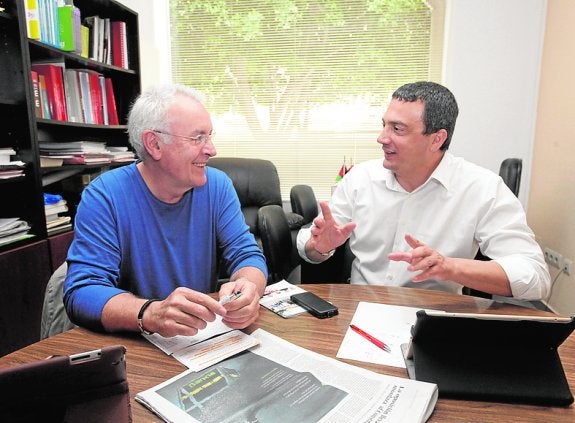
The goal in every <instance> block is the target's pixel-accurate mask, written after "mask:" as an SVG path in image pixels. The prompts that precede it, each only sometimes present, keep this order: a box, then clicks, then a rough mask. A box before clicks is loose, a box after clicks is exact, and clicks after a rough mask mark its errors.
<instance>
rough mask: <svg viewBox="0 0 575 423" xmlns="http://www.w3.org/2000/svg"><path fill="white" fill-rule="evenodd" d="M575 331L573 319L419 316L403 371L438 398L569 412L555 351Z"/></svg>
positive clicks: (424, 313)
mask: <svg viewBox="0 0 575 423" xmlns="http://www.w3.org/2000/svg"><path fill="white" fill-rule="evenodd" d="M574 328H575V321H574V319H573V318H572V317H571V318H562V317H534V316H506V315H489V314H465V313H445V312H433V311H425V310H420V311H418V312H417V319H416V322H415V325H414V326H413V327H412V339H411V342H410V344H409V346H406V347H404V355H405V361H406V367H407V369H408V372H409V374H410V377H411V378H412V379H416V380H420V381H425V382H431V383H435V384H437V386H438V390H439V396H440V397H443V398H459V399H467V400H477V401H494V402H508V403H526V404H536V405H554V406H568V405H570V404H571V403H573V395H572V394H571V391H570V390H569V384H568V382H567V379H566V378H565V373H564V371H563V366H562V364H561V359H560V357H559V353H558V351H557V348H558V347H559V346H560V345H561V344H562V343H563V341H564V340H565V339H567V337H568V336H569V335H570V334H571V333H572V332H573V330H574Z"/></svg>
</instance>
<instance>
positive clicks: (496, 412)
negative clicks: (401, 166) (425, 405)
mask: <svg viewBox="0 0 575 423" xmlns="http://www.w3.org/2000/svg"><path fill="white" fill-rule="evenodd" d="M303 288H305V289H306V290H308V291H311V292H315V293H316V294H318V295H320V296H321V297H323V298H326V299H328V300H329V301H331V302H333V303H334V304H335V305H337V306H338V307H339V310H340V314H339V315H338V316H336V317H332V318H330V319H324V320H319V319H316V318H314V317H312V316H311V315H307V314H305V315H300V316H297V317H294V318H292V319H282V318H281V317H279V316H277V315H275V314H273V313H272V312H270V311H267V310H265V309H263V308H262V312H261V314H260V317H259V319H258V321H257V322H256V323H255V324H254V325H252V326H251V327H249V328H248V329H247V332H251V331H253V330H255V329H257V328H262V329H265V330H267V331H268V332H271V333H273V334H275V335H278V336H280V337H282V338H284V339H286V340H288V341H290V342H292V343H294V344H297V345H300V346H302V347H305V348H308V349H310V350H313V351H316V352H319V353H321V354H324V355H326V356H330V357H334V358H335V355H336V354H337V351H338V349H339V345H340V343H341V341H342V339H343V336H344V334H345V332H346V330H347V327H348V325H349V323H350V321H351V319H352V317H353V314H354V312H355V309H356V307H357V304H358V302H359V301H367V302H379V303H385V304H395V305H403V306H410V307H422V308H424V307H427V308H436V309H440V310H448V311H454V312H472V313H498V314H526V315H548V314H549V313H546V312H543V311H539V310H531V309H526V308H519V307H515V306H511V305H507V304H500V303H494V302H492V301H490V300H486V299H482V298H474V297H468V296H459V295H453V294H446V293H440V292H435V291H427V290H419V289H409V288H392V287H374V286H360V285H343V284H337V285H329V284H324V285H304V286H303ZM113 344H123V345H125V346H126V348H127V358H126V360H127V368H128V381H129V384H130V395H131V397H132V414H133V418H134V422H159V421H161V420H160V419H158V418H157V417H156V416H154V415H153V414H152V413H151V412H150V411H148V410H147V409H146V408H144V407H143V406H142V405H141V404H139V403H137V402H136V401H135V400H134V399H133V398H134V396H135V394H136V393H137V392H140V391H143V390H145V389H148V388H151V387H152V386H154V385H157V384H159V383H161V382H163V381H165V380H166V379H168V378H170V377H172V376H175V375H177V374H179V373H181V372H182V371H184V370H185V367H184V366H183V365H182V364H181V363H179V362H178V361H177V360H176V359H174V358H171V357H168V356H166V355H165V354H164V353H163V352H161V351H160V350H159V349H158V348H156V347H155V346H154V345H152V344H150V343H149V342H148V341H146V340H145V339H143V338H141V337H140V336H139V335H138V334H127V335H108V334H98V333H93V332H90V331H87V330H85V329H74V330H71V331H68V332H65V333H62V334H59V335H56V336H54V337H52V338H48V339H45V340H43V341H40V342H38V343H36V344H33V345H30V346H28V347H26V348H23V349H21V350H19V351H16V352H14V353H12V354H9V355H7V356H5V357H2V358H0V367H7V366H11V365H15V364H20V363H26V362H30V361H33V360H38V359H42V358H45V357H47V356H49V355H53V354H74V353H78V352H82V351H86V350H91V349H97V348H101V347H103V346H105V345H113ZM528 353H529V352H528V351H526V354H528ZM560 356H561V360H562V362H563V367H564V369H565V373H566V375H567V379H568V381H569V385H570V386H571V390H572V391H574V390H575V335H572V336H571V337H569V339H567V340H566V341H565V343H564V344H563V345H562V346H561V348H560ZM346 361H348V362H350V363H352V364H355V365H357V366H361V367H365V368H368V369H371V370H373V371H376V372H380V373H384V374H388V375H394V376H400V377H407V372H406V370H405V369H401V368H396V367H387V366H381V365H375V364H369V363H363V362H356V361H351V360H346ZM526 371H528V370H526ZM429 421H430V422H462V421H465V422H482V423H487V422H497V423H499V422H514V421H521V422H528V421H533V422H543V421H544V422H546V423H550V422H573V421H575V408H574V407H573V406H571V407H569V408H559V407H536V406H528V405H512V404H500V403H488V402H473V401H460V400H445V399H439V401H438V402H437V405H436V407H435V411H434V413H433V415H432V416H431V418H430V419H429Z"/></svg>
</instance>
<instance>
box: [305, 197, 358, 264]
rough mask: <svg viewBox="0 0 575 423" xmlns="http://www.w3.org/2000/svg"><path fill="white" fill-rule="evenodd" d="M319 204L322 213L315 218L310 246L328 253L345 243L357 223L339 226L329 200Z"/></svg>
mask: <svg viewBox="0 0 575 423" xmlns="http://www.w3.org/2000/svg"><path fill="white" fill-rule="evenodd" d="M319 206H320V207H321V212H322V215H321V216H318V217H316V218H315V219H314V220H313V226H312V227H311V238H310V243H311V244H310V246H311V247H312V248H313V249H314V250H316V251H317V252H320V253H327V252H328V251H331V250H333V249H334V248H337V247H339V246H340V245H341V244H343V243H344V242H345V241H346V240H347V239H348V238H349V236H350V234H351V232H352V231H353V230H354V229H355V226H356V224H355V223H354V222H349V223H346V224H345V225H343V226H339V225H337V223H336V222H335V220H334V218H333V216H332V214H331V210H330V208H329V205H328V204H327V202H325V201H322V202H320V203H319Z"/></svg>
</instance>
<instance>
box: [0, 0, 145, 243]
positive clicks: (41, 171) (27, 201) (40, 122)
mask: <svg viewBox="0 0 575 423" xmlns="http://www.w3.org/2000/svg"><path fill="white" fill-rule="evenodd" d="M2 5H4V8H5V9H4V10H2V8H1V7H0V40H1V41H3V46H2V48H0V62H1V63H0V124H2V125H1V127H2V129H0V196H2V197H4V198H8V199H10V201H7V202H9V203H10V205H5V204H3V205H2V206H0V252H2V251H6V250H9V249H11V248H14V247H15V246H19V245H22V244H24V245H25V244H26V242H32V241H30V239H31V238H34V239H45V238H47V237H49V236H51V235H52V234H54V233H57V232H61V231H65V230H71V229H72V225H73V218H74V213H75V207H76V205H77V202H78V201H79V198H80V194H81V190H82V189H83V188H84V187H85V185H86V183H85V182H86V180H91V178H93V176H94V175H95V174H99V173H101V172H104V171H106V170H109V169H110V168H113V167H117V166H122V165H125V164H126V163H131V162H133V161H134V160H135V155H134V153H133V151H132V149H131V148H130V146H129V142H128V136H127V134H126V117H127V114H128V112H129V107H130V105H131V103H132V101H133V100H134V99H135V97H136V96H137V95H138V94H139V92H140V66H139V46H138V15H137V13H135V12H133V11H132V10H130V9H129V8H127V7H125V6H124V5H122V4H120V3H118V2H117V1H114V0H73V1H71V0H66V1H64V0H4V1H2V2H1V4H0V6H2ZM51 196H56V197H58V198H61V200H59V201H63V202H64V204H65V205H66V210H65V211H61V212H59V213H58V215H57V216H53V215H48V214H47V212H46V210H45V209H46V207H48V206H49V205H48V204H47V203H46V202H45V199H46V198H52V197H51ZM14 219H15V220H14ZM20 221H21V222H23V224H20V223H15V222H20ZM3 225H4V226H6V228H7V229H6V235H3V234H4V232H3ZM17 229H18V230H19V232H18V231H17ZM15 233H18V234H20V236H21V237H20V238H18V237H17V236H15V235H14V234H15ZM26 240H28V241H26Z"/></svg>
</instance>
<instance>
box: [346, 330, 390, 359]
mask: <svg viewBox="0 0 575 423" xmlns="http://www.w3.org/2000/svg"><path fill="white" fill-rule="evenodd" d="M349 327H350V328H351V330H353V331H354V332H356V333H359V334H360V335H361V336H363V337H364V338H365V339H367V340H368V341H369V342H371V343H372V344H373V345H375V346H377V347H379V348H381V349H382V350H384V351H385V352H388V353H390V352H391V349H390V348H389V347H388V346H387V345H385V344H384V343H383V342H382V341H380V340H379V339H377V338H374V337H373V336H371V335H370V334H369V333H367V332H364V331H363V330H361V329H360V328H358V327H357V326H355V325H349Z"/></svg>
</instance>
